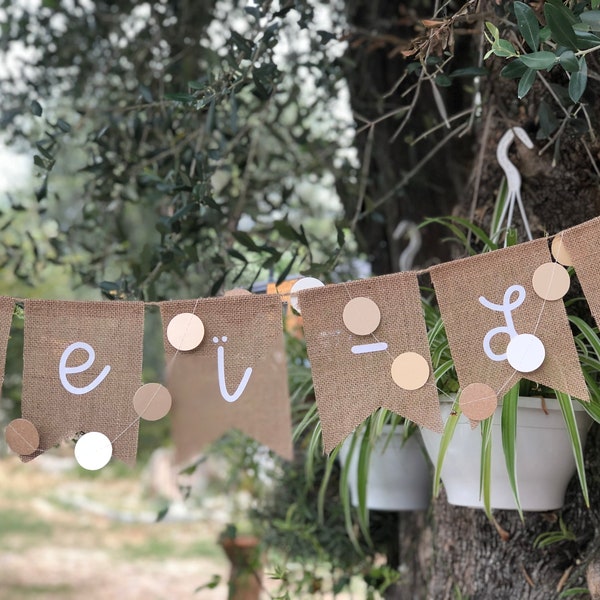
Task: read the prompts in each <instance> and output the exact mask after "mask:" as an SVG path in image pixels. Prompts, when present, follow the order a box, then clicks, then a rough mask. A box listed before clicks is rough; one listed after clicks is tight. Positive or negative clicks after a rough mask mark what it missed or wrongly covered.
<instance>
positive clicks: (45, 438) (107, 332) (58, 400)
mask: <svg viewBox="0 0 600 600" xmlns="http://www.w3.org/2000/svg"><path fill="white" fill-rule="evenodd" d="M143 332H144V303H143V302H116V301H115V302H62V301H61V302H59V301H52V300H26V301H25V349H24V369H23V397H22V414H23V417H24V418H25V419H28V420H29V421H31V422H32V423H33V424H34V425H35V426H36V427H37V430H38V432H39V435H40V445H39V450H38V451H37V452H35V453H33V454H31V455H29V456H24V457H22V459H23V460H30V459H32V458H34V457H35V456H37V455H39V454H41V453H42V452H43V451H45V450H48V449H49V448H51V447H52V446H55V445H56V444H58V443H59V442H60V441H62V440H63V439H69V438H73V437H74V436H76V434H78V433H80V432H84V433H88V432H91V431H94V432H100V433H103V434H104V435H106V436H107V437H108V438H109V439H110V440H111V442H112V443H113V455H114V456H116V457H117V458H119V459H121V460H122V461H124V462H126V463H128V464H130V465H133V464H135V459H136V452H137V438H138V416H137V414H136V412H135V410H134V408H133V397H134V395H135V392H136V390H137V389H138V388H139V387H140V385H141V374H142V351H143Z"/></svg>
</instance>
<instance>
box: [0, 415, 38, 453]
mask: <svg viewBox="0 0 600 600" xmlns="http://www.w3.org/2000/svg"><path fill="white" fill-rule="evenodd" d="M5 436H6V443H7V444H8V447H9V448H10V449H11V450H12V451H13V452H14V453H15V454H20V455H21V456H28V455H29V454H33V453H34V452H35V451H36V450H37V449H38V447H39V445H40V434H39V433H38V430H37V428H36V426H35V425H34V424H33V423H32V422H31V421H28V420H27V419H14V420H13V421H11V422H10V423H9V424H8V425H7V427H6V432H5Z"/></svg>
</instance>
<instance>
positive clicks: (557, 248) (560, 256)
mask: <svg viewBox="0 0 600 600" xmlns="http://www.w3.org/2000/svg"><path fill="white" fill-rule="evenodd" d="M550 249H551V251H552V256H554V258H555V260H557V261H558V262H559V263H560V264H561V265H564V266H565V267H572V266H573V259H572V258H571V254H570V253H569V251H568V250H567V249H566V248H565V245H564V244H563V239H562V235H557V236H556V237H555V238H554V239H553V240H552V244H551V246H550Z"/></svg>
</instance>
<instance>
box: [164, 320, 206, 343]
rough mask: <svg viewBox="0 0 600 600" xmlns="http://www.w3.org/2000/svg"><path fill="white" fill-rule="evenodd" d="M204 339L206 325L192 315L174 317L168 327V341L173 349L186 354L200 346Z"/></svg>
mask: <svg viewBox="0 0 600 600" xmlns="http://www.w3.org/2000/svg"><path fill="white" fill-rule="evenodd" d="M203 338H204V323H202V321H201V320H200V318H199V317H197V316H196V315H194V314H192V313H180V314H178V315H176V316H174V317H173V318H172V319H171V321H170V322H169V325H168V326H167V339H168V340H169V343H170V344H171V346H173V348H175V349H177V350H181V351H182V352H185V351H187V350H193V349H194V348H197V347H198V346H199V345H200V342H202V339H203Z"/></svg>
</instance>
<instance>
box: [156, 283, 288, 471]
mask: <svg viewBox="0 0 600 600" xmlns="http://www.w3.org/2000/svg"><path fill="white" fill-rule="evenodd" d="M160 310H161V316H162V319H163V332H164V343H165V354H166V359H167V381H168V384H167V385H168V388H169V391H170V392H171V395H172V396H173V408H172V412H171V415H172V427H173V430H172V433H173V439H174V442H175V448H176V462H177V463H178V464H185V463H188V462H190V461H191V460H192V459H193V458H194V456H196V455H197V454H198V453H199V452H200V451H201V450H202V448H203V447H204V446H205V445H207V444H209V443H210V442H212V441H214V440H216V439H218V438H219V437H221V435H223V433H225V432H226V431H227V430H229V429H233V428H237V429H239V430H241V431H243V432H244V433H246V434H247V435H249V436H251V437H252V438H254V439H256V440H257V441H259V442H261V443H262V444H265V445H266V446H268V447H269V448H271V449H272V450H274V451H275V452H277V453H278V454H280V455H281V456H282V457H284V458H287V459H290V458H292V452H293V451H292V427H291V409H290V400H289V394H288V382H287V365H286V355H285V347H284V341H283V328H282V307H281V301H280V299H279V297H278V296H257V295H247V296H245V295H244V296H232V297H225V298H205V299H200V300H182V301H177V300H176V301H171V302H163V303H161V305H160ZM181 313H192V314H195V315H197V316H198V317H199V318H200V319H201V321H202V323H203V325H204V334H203V338H202V341H201V343H200V345H199V346H197V347H196V348H193V349H190V350H183V351H182V350H179V351H178V350H176V349H175V348H174V347H173V346H172V345H171V343H170V342H169V339H168V336H167V330H168V327H169V323H170V322H171V320H172V319H173V318H174V317H176V316H177V315H180V314H181ZM184 334H185V331H184Z"/></svg>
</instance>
